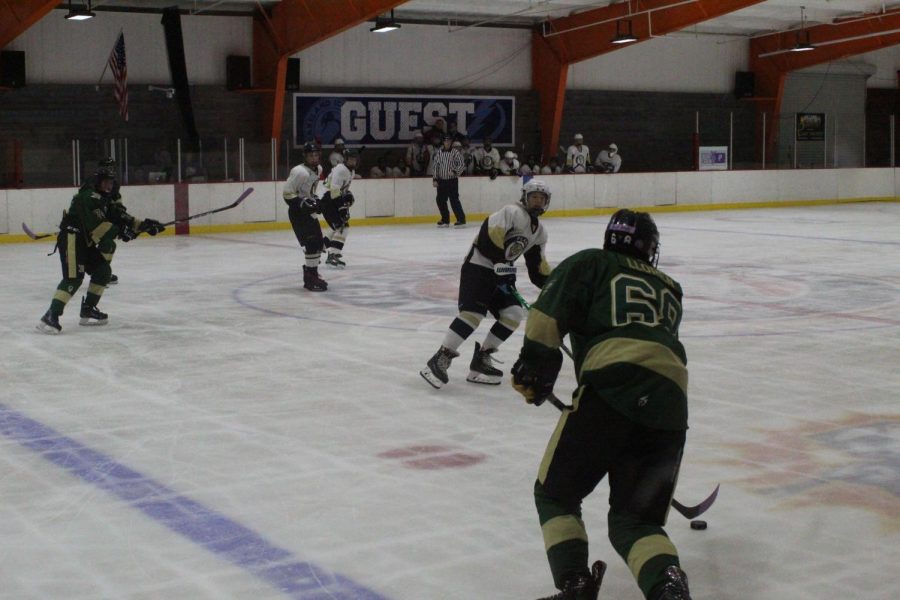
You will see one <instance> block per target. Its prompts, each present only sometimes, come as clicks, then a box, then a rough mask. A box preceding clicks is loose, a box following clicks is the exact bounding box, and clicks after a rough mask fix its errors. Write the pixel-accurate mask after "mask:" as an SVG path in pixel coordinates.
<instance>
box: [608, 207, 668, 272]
mask: <svg viewBox="0 0 900 600" xmlns="http://www.w3.org/2000/svg"><path fill="white" fill-rule="evenodd" d="M603 249H604V250H612V251H613V252H619V253H620V254H627V255H628V256H633V257H635V258H638V259H640V260H642V261H644V262H646V263H649V264H651V265H653V266H654V267H655V266H656V263H657V262H658V261H659V229H657V228H656V223H654V222H653V217H651V216H650V215H649V214H647V213H645V212H638V211H634V210H628V209H627V208H622V209H619V210H617V211H616V212H615V213H614V214H613V216H612V218H610V220H609V225H607V226H606V234H605V235H604V238H603Z"/></svg>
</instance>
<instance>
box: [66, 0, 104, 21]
mask: <svg viewBox="0 0 900 600" xmlns="http://www.w3.org/2000/svg"><path fill="white" fill-rule="evenodd" d="M96 16H97V15H95V14H94V13H92V12H91V0H87V5H84V4H76V5H74V6H73V5H72V0H69V12H68V13H67V14H66V19H69V20H70V21H87V20H88V19H91V18H93V17H96Z"/></svg>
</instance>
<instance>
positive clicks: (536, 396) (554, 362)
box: [510, 350, 562, 406]
mask: <svg viewBox="0 0 900 600" xmlns="http://www.w3.org/2000/svg"><path fill="white" fill-rule="evenodd" d="M560 367H562V352H560V351H559V350H557V351H556V353H555V358H553V359H550V360H548V361H546V362H545V363H543V364H536V363H533V362H525V361H524V360H523V359H522V357H521V356H519V359H518V360H517V361H516V364H514V365H513V368H512V370H511V371H510V373H512V386H513V388H514V389H515V390H516V391H517V392H519V393H520V394H522V396H524V397H525V402H527V403H528V404H534V405H535V406H540V405H541V404H543V403H544V400H546V399H547V397H548V396H550V395H551V394H552V393H553V385H554V384H555V383H556V377H557V376H558V375H559V369H560Z"/></svg>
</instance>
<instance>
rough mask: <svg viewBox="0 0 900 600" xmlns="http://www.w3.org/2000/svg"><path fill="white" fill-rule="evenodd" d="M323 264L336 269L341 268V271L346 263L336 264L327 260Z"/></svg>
mask: <svg viewBox="0 0 900 600" xmlns="http://www.w3.org/2000/svg"><path fill="white" fill-rule="evenodd" d="M325 264H326V265H328V266H329V267H331V268H332V269H338V270H341V271H343V270H344V268H345V267H346V266H347V265H336V264H334V263H330V262H327V263H325Z"/></svg>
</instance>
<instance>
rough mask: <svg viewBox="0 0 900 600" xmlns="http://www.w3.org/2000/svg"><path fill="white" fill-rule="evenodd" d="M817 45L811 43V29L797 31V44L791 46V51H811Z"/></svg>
mask: <svg viewBox="0 0 900 600" xmlns="http://www.w3.org/2000/svg"><path fill="white" fill-rule="evenodd" d="M815 49H816V47H815V46H813V45H812V44H810V43H809V31H807V30H805V29H804V30H803V31H798V32H797V45H796V46H794V47H793V48H791V52H809V51H810V50H815Z"/></svg>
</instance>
